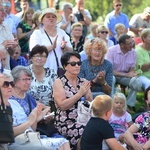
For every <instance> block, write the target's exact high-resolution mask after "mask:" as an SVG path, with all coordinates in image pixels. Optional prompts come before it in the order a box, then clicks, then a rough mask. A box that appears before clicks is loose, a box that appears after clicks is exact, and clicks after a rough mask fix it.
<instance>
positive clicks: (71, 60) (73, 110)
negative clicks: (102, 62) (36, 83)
mask: <svg viewBox="0 0 150 150" xmlns="http://www.w3.org/2000/svg"><path fill="white" fill-rule="evenodd" d="M61 63H62V65H63V67H64V69H65V70H66V72H65V74H64V75H63V76H61V77H59V78H58V79H56V80H55V81H54V86H53V95H54V100H55V102H56V105H57V107H58V108H57V112H56V127H57V129H58V131H59V133H60V134H62V135H64V136H65V137H66V138H67V139H68V140H69V141H70V144H71V148H72V149H73V150H76V147H77V143H78V140H79V139H80V137H81V135H82V132H83V129H84V126H83V125H81V124H78V123H77V116H78V115H77V105H78V101H80V99H81V98H82V97H84V98H85V99H86V100H88V101H92V94H91V91H90V82H89V81H87V80H85V79H84V78H80V77H78V73H79V72H80V66H81V60H80V55H79V54H78V53H76V52H66V53H64V54H63V55H62V57H61Z"/></svg>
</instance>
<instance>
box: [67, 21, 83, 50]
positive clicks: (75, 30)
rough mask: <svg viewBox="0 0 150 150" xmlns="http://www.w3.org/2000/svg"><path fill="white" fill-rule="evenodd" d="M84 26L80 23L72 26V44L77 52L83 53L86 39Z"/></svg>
mask: <svg viewBox="0 0 150 150" xmlns="http://www.w3.org/2000/svg"><path fill="white" fill-rule="evenodd" d="M82 31H83V26H82V24H81V23H80V22H76V23H73V24H72V26H71V39H70V41H71V44H72V47H73V50H74V51H75V52H78V53H80V52H82V51H83V45H84V41H85V37H84V36H82Z"/></svg>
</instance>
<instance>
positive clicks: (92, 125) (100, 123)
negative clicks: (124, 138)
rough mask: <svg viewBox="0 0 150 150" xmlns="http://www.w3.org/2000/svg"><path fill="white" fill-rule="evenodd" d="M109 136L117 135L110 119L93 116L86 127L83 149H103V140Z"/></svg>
mask: <svg viewBox="0 0 150 150" xmlns="http://www.w3.org/2000/svg"><path fill="white" fill-rule="evenodd" d="M109 138H115V136H114V131H113V129H112V127H111V126H110V124H109V123H108V121H106V120H104V119H102V118H93V117H92V118H91V119H90V121H89V122H88V123H87V125H86V127H85V129H84V132H83V135H82V138H81V150H102V142H103V140H104V139H109Z"/></svg>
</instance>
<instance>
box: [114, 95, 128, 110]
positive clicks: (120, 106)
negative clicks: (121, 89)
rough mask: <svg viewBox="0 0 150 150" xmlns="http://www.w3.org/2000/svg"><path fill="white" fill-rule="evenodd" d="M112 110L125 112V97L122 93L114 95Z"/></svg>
mask: <svg viewBox="0 0 150 150" xmlns="http://www.w3.org/2000/svg"><path fill="white" fill-rule="evenodd" d="M113 109H115V110H126V109H127V104H126V97H125V95H124V94H123V93H116V94H114V96H113Z"/></svg>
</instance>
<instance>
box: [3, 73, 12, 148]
mask: <svg viewBox="0 0 150 150" xmlns="http://www.w3.org/2000/svg"><path fill="white" fill-rule="evenodd" d="M13 86H14V83H13V78H12V77H11V76H10V75H8V74H5V73H0V94H2V97H3V101H4V104H5V105H6V108H7V109H6V110H7V113H8V114H9V115H10V116H11V115H12V109H11V107H10V104H9V102H8V98H9V97H10V96H11V95H12V91H13V89H12V87H13ZM1 103H2V99H1V97H0V106H1ZM1 138H5V136H4V135H2V137H1V134H0V139H1ZM5 149H6V150H7V144H2V143H0V150H5Z"/></svg>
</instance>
